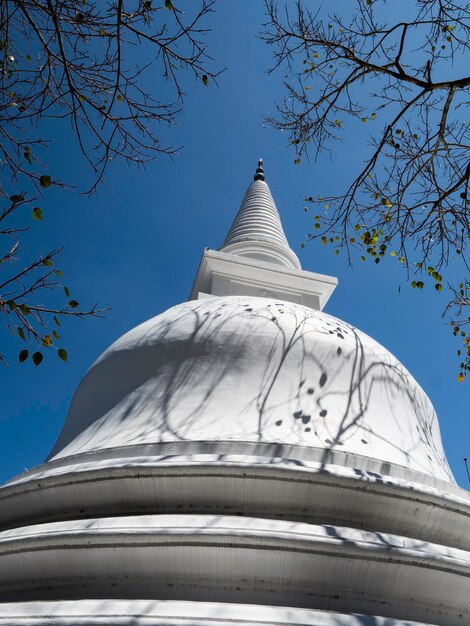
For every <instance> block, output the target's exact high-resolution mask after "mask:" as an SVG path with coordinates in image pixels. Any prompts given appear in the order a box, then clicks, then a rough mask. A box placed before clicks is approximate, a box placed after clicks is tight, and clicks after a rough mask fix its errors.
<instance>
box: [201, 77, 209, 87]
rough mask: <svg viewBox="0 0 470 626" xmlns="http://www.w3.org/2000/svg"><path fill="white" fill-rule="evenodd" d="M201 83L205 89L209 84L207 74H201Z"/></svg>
mask: <svg viewBox="0 0 470 626" xmlns="http://www.w3.org/2000/svg"><path fill="white" fill-rule="evenodd" d="M202 82H203V83H204V86H205V87H207V86H208V84H209V79H208V78H207V74H203V76H202Z"/></svg>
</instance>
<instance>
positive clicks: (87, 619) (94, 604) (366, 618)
mask: <svg viewBox="0 0 470 626" xmlns="http://www.w3.org/2000/svg"><path fill="white" fill-rule="evenodd" d="M0 624H1V626H38V625H40V626H78V625H80V626H103V625H109V624H112V625H113V626H278V625H279V626H433V625H432V624H430V623H428V622H427V623H426V624H424V623H423V622H420V623H418V622H410V621H409V620H406V621H402V620H395V619H391V618H384V617H379V616H370V615H359V614H355V615H354V614H352V615H344V614H341V613H334V612H331V611H316V610H306V609H298V608H294V607H292V608H291V607H272V606H256V605H243V604H234V603H217V602H182V601H155V600H130V601H129V600H111V599H110V600H77V601H64V602H24V603H15V604H8V603H7V604H4V605H2V606H1V609H0Z"/></svg>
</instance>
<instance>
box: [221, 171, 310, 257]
mask: <svg viewBox="0 0 470 626" xmlns="http://www.w3.org/2000/svg"><path fill="white" fill-rule="evenodd" d="M220 249H221V250H223V251H224V252H230V253H231V254H238V255H241V256H245V257H249V258H253V259H258V260H260V261H266V262H268V263H275V264H276V265H284V266H285V267H291V268H294V269H300V267H301V266H300V261H299V259H298V258H297V255H296V254H295V253H294V251H293V250H291V248H290V246H289V243H288V241H287V238H286V235H285V234H284V229H283V227H282V223H281V218H280V216H279V212H278V210H277V208H276V204H275V202H274V199H273V197H272V195H271V191H270V189H269V186H268V185H267V183H266V181H265V176H264V168H263V161H262V159H260V160H259V161H258V167H257V168H256V173H255V176H254V180H253V182H252V183H251V185H250V186H249V187H248V189H247V191H246V194H245V197H244V198H243V200H242V203H241V206H240V208H239V210H238V213H237V214H236V216H235V219H234V220H233V222H232V225H231V226H230V229H229V231H228V234H227V237H226V238H225V241H224V245H223V246H222V248H220Z"/></svg>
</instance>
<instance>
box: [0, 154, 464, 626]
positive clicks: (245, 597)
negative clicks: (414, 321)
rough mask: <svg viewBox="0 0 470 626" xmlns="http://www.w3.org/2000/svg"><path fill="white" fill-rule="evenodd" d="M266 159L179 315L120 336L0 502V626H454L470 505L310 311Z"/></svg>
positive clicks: (320, 295) (314, 290)
mask: <svg viewBox="0 0 470 626" xmlns="http://www.w3.org/2000/svg"><path fill="white" fill-rule="evenodd" d="M336 284H337V280H336V279H335V278H333V277H330V276H324V275H320V274H316V273H312V272H308V271H305V270H303V269H301V267H300V263H299V260H298V259H297V257H296V255H295V254H294V252H293V251H292V250H291V249H290V247H289V244H288V242H287V239H286V237H285V235H284V231H283V229H282V224H281V219H280V216H279V213H278V211H277V208H276V206H275V204H274V200H273V198H272V196H271V193H270V191H269V187H268V186H267V184H266V182H265V180H264V171H263V166H262V162H261V161H260V162H259V163H258V168H257V170H256V174H255V179H254V182H252V183H251V185H250V186H249V187H248V191H247V193H246V194H245V197H244V199H243V200H242V203H241V206H240V210H239V211H238V213H237V215H236V217H235V219H234V221H233V224H232V227H231V228H230V230H229V234H228V235H227V238H226V239H225V243H224V245H223V246H222V248H221V249H220V250H209V249H206V250H205V251H204V253H203V255H202V259H201V263H200V266H199V269H198V271H197V275H196V278H195V281H194V285H193V288H192V290H191V294H190V301H189V302H185V303H183V304H180V305H178V306H175V307H173V308H171V309H169V310H167V311H165V312H164V313H162V314H160V315H157V316H156V317H153V318H152V319H150V320H148V321H147V322H145V323H143V324H141V325H140V326H137V327H136V328H134V329H133V330H131V331H130V332H128V333H127V334H125V335H124V336H123V337H121V338H120V339H118V340H117V341H116V342H115V343H114V344H113V345H112V346H111V347H110V348H109V349H108V350H106V351H105V352H104V353H103V354H102V356H101V357H100V358H99V359H98V360H97V361H96V363H95V364H94V365H93V366H92V367H91V369H90V370H89V372H88V373H87V374H86V375H85V377H84V379H83V380H82V382H81V383H80V385H79V387H78V389H77V391H76V393H75V395H74V397H73V400H72V403H71V406H70V410H69V413H68V416H67V419H66V421H65V424H64V427H63V429H62V432H61V434H60V435H59V438H58V440H57V442H56V444H55V446H54V448H53V450H52V452H51V454H50V456H49V459H48V460H47V461H46V462H45V463H43V464H42V465H40V466H38V467H35V468H33V469H31V470H29V471H26V472H25V473H24V474H21V475H20V476H17V477H15V478H13V479H12V480H11V481H9V482H8V483H7V484H5V485H4V486H2V487H0V565H1V567H0V626H25V625H28V624H31V625H32V624H39V623H40V624H41V625H42V626H70V624H74V626H75V625H80V624H81V625H83V626H85V625H86V626H103V625H104V624H106V625H108V626H111V625H112V626H115V625H116V624H126V625H130V624H131V623H132V624H133V625H135V626H145V625H148V624H150V623H151V624H153V625H155V626H169V625H171V626H178V625H181V624H183V623H184V624H188V625H189V624H194V625H195V624H197V625H198V626H209V625H210V626H227V625H228V624H229V623H230V624H233V625H235V624H238V625H241V624H243V625H244V626H250V625H251V626H255V625H256V626H263V625H264V626H268V624H269V625H270V626H272V625H277V626H292V624H298V625H299V626H301V625H305V626H306V625H307V624H316V625H318V626H320V625H321V626H462V625H463V624H468V623H470V605H469V600H468V577H469V573H470V533H469V532H468V529H469V524H468V522H469V519H470V498H469V494H468V493H467V492H465V491H464V490H463V489H460V488H459V487H458V486H457V485H455V484H454V479H453V477H452V474H451V471H450V469H449V467H448V464H447V461H446V458H445V454H444V452H443V448H442V443H441V438H440V434H439V425H438V421H437V417H436V414H435V412H434V409H433V407H432V404H431V402H430V400H429V399H428V397H427V396H426V394H425V393H424V392H423V390H422V389H421V388H420V386H419V385H418V384H417V382H416V381H415V380H414V379H413V377H412V376H411V374H410V373H409V372H408V371H407V370H406V369H405V368H404V367H403V365H401V364H400V363H399V361H398V360H397V359H396V358H395V357H394V356H393V355H392V354H390V352H388V350H386V349H385V348H384V347H382V346H381V345H379V344H378V343H377V342H376V341H374V340H373V339H371V338H370V337H368V336H367V335H365V334H364V333H362V332H361V331H359V330H357V329H356V328H354V327H353V326H351V325H350V324H347V323H345V322H343V321H340V320H338V319H336V318H335V317H331V316H330V315H327V314H326V313H323V312H322V310H323V307H324V305H325V304H326V302H327V301H328V298H329V297H330V295H331V293H332V292H333V290H334V289H335V287H336Z"/></svg>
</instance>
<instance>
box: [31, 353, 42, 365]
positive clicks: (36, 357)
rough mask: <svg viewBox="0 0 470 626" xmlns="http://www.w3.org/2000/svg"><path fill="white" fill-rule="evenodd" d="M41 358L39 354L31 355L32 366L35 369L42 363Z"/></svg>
mask: <svg viewBox="0 0 470 626" xmlns="http://www.w3.org/2000/svg"><path fill="white" fill-rule="evenodd" d="M43 358H44V357H43V356H42V354H41V353H40V352H35V353H34V354H33V363H34V365H35V366H36V367H37V366H38V365H40V364H41V363H42V360H43Z"/></svg>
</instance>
